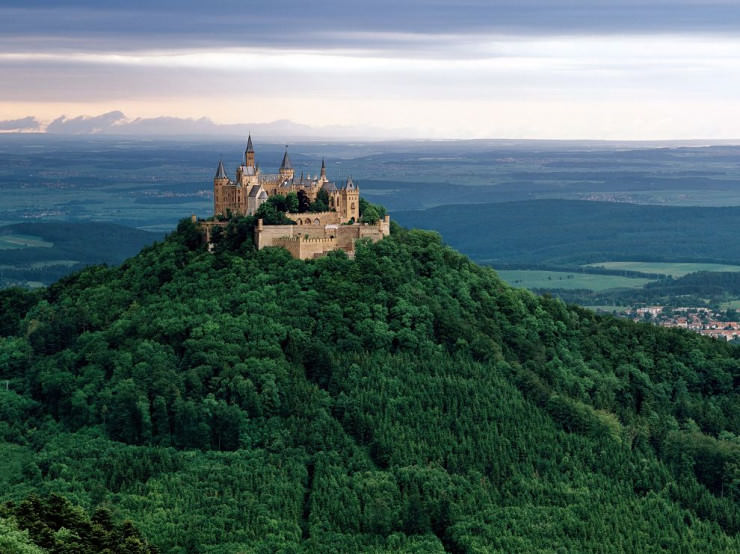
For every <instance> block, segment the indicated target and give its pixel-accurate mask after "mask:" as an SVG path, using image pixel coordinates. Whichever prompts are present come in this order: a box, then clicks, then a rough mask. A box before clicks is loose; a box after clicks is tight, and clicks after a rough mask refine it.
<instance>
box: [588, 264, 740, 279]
mask: <svg viewBox="0 0 740 554" xmlns="http://www.w3.org/2000/svg"><path fill="white" fill-rule="evenodd" d="M585 267H603V268H606V269H624V270H627V271H639V272H642V273H660V274H662V275H671V276H672V277H674V278H675V277H683V276H684V275H688V274H689V273H695V272H697V271H740V265H729V264H703V263H688V262H687V263H682V262H599V263H595V264H588V265H587V266H585Z"/></svg>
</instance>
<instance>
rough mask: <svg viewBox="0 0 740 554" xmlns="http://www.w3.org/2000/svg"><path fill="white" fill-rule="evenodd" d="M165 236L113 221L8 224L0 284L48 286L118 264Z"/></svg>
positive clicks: (1, 235)
mask: <svg viewBox="0 0 740 554" xmlns="http://www.w3.org/2000/svg"><path fill="white" fill-rule="evenodd" d="M26 237H30V238H29V239H28V240H26ZM14 238H15V240H13V239H14ZM36 238H38V239H41V241H37V240H34V239H36ZM161 238H162V234H161V233H151V232H148V231H141V230H139V229H134V228H132V227H126V226H123V225H116V224H113V223H100V222H86V223H68V222H48V223H47V222H45V223H17V224H13V225H6V226H3V227H0V286H8V285H12V284H24V283H27V282H36V283H43V284H46V285H48V284H51V283H53V282H54V281H56V280H57V279H59V278H60V277H62V276H64V275H67V274H68V273H70V272H72V271H76V270H79V269H81V268H82V267H85V266H87V265H91V264H109V265H115V264H119V263H121V262H122V261H123V260H125V259H126V258H129V257H131V256H133V255H135V254H136V253H138V252H139V250H141V248H142V247H144V246H147V245H149V244H151V243H153V242H154V241H155V240H157V239H161Z"/></svg>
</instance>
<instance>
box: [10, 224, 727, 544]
mask: <svg viewBox="0 0 740 554" xmlns="http://www.w3.org/2000/svg"><path fill="white" fill-rule="evenodd" d="M251 223H252V222H251V221H250V220H242V221H241V222H239V223H236V224H234V225H232V227H231V228H230V229H228V230H227V232H226V233H224V234H223V235H222V236H221V238H220V243H219V244H218V245H217V247H216V251H215V252H214V253H212V254H211V253H207V252H205V251H204V250H203V249H202V248H201V247H200V246H199V244H200V243H199V236H198V234H197V231H196V230H195V229H194V228H193V226H192V224H190V223H189V222H183V223H181V224H180V226H179V227H178V231H177V232H176V233H174V234H173V235H172V236H170V237H169V238H168V239H167V240H166V241H165V242H163V243H160V244H156V245H154V246H152V247H149V248H147V249H145V250H143V251H142V252H141V253H140V254H139V255H137V256H136V257H134V258H131V259H130V260H128V261H127V262H125V263H124V264H123V265H122V266H121V267H118V268H102V267H94V268H88V269H85V270H83V271H82V272H80V273H78V274H76V275H74V276H72V277H69V278H66V279H64V280H62V281H61V282H59V283H57V284H55V285H54V286H52V287H50V288H49V289H48V290H47V291H45V292H44V293H43V294H44V295H43V297H42V298H40V299H39V298H37V297H35V296H34V295H30V294H29V293H25V292H23V291H18V290H9V291H3V292H2V293H0V305H2V306H8V307H10V308H11V309H8V310H7V314H8V315H7V316H6V319H8V321H7V322H6V323H5V324H4V327H3V329H5V334H6V335H7V336H5V337H4V338H2V339H0V379H2V380H4V381H5V383H6V384H7V387H1V388H0V437H1V438H2V440H3V442H2V443H1V445H0V500H18V499H22V498H25V497H26V496H27V495H28V494H29V493H42V494H43V493H48V492H54V493H56V494H59V495H62V496H64V497H66V498H67V499H69V500H70V501H71V502H73V503H74V504H79V505H81V506H83V507H84V508H86V509H87V510H90V511H91V512H92V511H93V510H95V509H96V508H99V507H104V508H109V509H110V510H111V511H112V514H113V517H115V518H116V519H117V520H121V519H126V518H128V519H130V520H132V522H133V524H134V525H135V526H136V527H137V528H138V529H139V530H140V531H141V533H142V535H143V537H145V538H146V540H148V541H149V542H150V543H151V544H154V545H156V546H158V547H159V548H160V549H161V550H162V551H163V552H214V553H215V552H218V553H222V552H242V551H253V550H259V551H285V552H296V551H312V552H353V551H372V552H443V551H448V552H482V551H486V552H507V553H509V552H574V551H599V552H655V551H665V552H679V551H686V552H690V551H691V552H736V551H738V549H740V539H738V531H739V530H740V515H739V514H738V510H737V507H738V500H740V441H739V439H738V435H740V402H739V401H738V400H740V399H739V398H738V393H737V390H738V389H737V387H738V380H739V379H740V351H738V350H737V349H736V348H734V347H731V346H729V345H726V344H722V343H718V342H715V341H712V340H709V339H705V338H702V337H699V336H697V335H693V334H690V333H687V332H681V331H678V330H666V329H661V328H655V327H651V326H647V325H638V324H633V323H631V322H628V321H622V320H617V319H614V318H605V317H598V316H596V315H594V314H593V313H591V312H588V311H585V310H583V309H580V308H576V307H571V306H566V305H565V304H563V303H562V302H560V301H557V300H554V299H552V298H548V297H542V298H540V297H536V296H534V295H532V294H530V293H528V292H526V291H521V290H514V289H511V288H509V287H508V286H506V285H504V284H503V283H502V282H501V281H500V280H499V279H498V278H497V277H496V274H495V273H494V272H493V271H492V270H490V269H486V268H482V267H479V266H476V265H475V264H473V263H471V262H470V261H469V260H468V259H467V258H465V257H464V256H462V255H460V254H458V253H456V252H455V251H453V250H451V249H450V248H447V247H445V246H443V245H442V244H441V240H440V237H439V236H438V235H436V234H435V233H430V232H423V231H405V230H402V229H400V228H398V227H395V228H394V229H393V233H392V235H391V237H389V238H387V239H385V240H383V241H380V242H379V243H377V244H369V243H360V244H359V245H358V248H357V255H356V259H355V260H349V259H347V258H346V256H345V255H344V254H342V253H335V254H332V255H330V256H328V257H326V258H323V259H319V260H315V261H309V262H302V261H297V260H294V259H292V258H290V257H289V255H288V254H287V253H286V252H285V251H283V250H281V249H266V250H263V251H260V252H255V251H254V250H253V248H252V246H251V244H252V243H251V241H250V234H251ZM6 389H7V390H6Z"/></svg>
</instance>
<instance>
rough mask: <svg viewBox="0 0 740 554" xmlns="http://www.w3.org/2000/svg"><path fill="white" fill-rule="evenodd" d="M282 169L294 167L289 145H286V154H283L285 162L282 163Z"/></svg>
mask: <svg viewBox="0 0 740 554" xmlns="http://www.w3.org/2000/svg"><path fill="white" fill-rule="evenodd" d="M280 169H293V166H292V165H291V163H290V158H289V157H288V145H287V144H286V145H285V154H284V155H283V163H282V164H280Z"/></svg>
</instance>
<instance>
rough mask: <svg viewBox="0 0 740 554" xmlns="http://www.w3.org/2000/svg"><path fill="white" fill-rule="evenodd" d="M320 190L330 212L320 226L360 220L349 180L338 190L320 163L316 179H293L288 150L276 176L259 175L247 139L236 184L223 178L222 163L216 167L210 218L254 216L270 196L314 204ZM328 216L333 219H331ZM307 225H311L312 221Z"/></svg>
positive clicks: (355, 193)
mask: <svg viewBox="0 0 740 554" xmlns="http://www.w3.org/2000/svg"><path fill="white" fill-rule="evenodd" d="M320 190H324V191H326V192H327V195H328V197H329V210H330V211H329V212H326V213H325V214H324V217H323V218H319V219H320V220H321V222H322V223H324V224H328V223H338V224H339V223H347V222H349V221H359V220H360V190H359V189H358V188H357V187H356V186H355V185H354V183H353V182H352V179H351V178H349V179H347V181H346V182H345V183H344V184H343V185H340V186H337V185H336V184H335V183H332V182H330V181H329V179H327V177H326V164H325V163H324V161H323V160H322V162H321V172H320V173H319V174H318V175H316V176H315V177H311V175H308V176H306V177H304V175H303V173H301V176H300V177H299V178H297V179H296V177H295V170H294V169H293V165H292V164H291V163H290V158H289V157H288V150H287V147H286V150H285V154H284V155H283V161H282V163H281V164H280V169H279V170H278V173H262V171H261V170H260V167H259V164H257V163H256V162H255V158H254V146H253V145H252V136H251V135H250V136H249V138H248V139H247V149H246V151H245V152H244V163H242V164H241V165H239V167H237V168H236V180H235V181H232V180H231V179H229V177H228V176H227V175H226V170H225V169H224V164H223V161H220V162H219V163H218V169H217V170H216V176H215V177H214V178H213V214H214V215H217V216H218V215H224V216H225V215H228V214H229V213H231V214H233V215H254V214H255V213H256V212H257V210H258V209H259V207H260V206H261V205H262V204H264V203H265V202H267V199H268V198H269V197H270V196H274V195H276V194H283V195H285V194H290V193H291V192H294V193H296V194H298V195H299V196H300V195H305V196H306V198H307V200H308V201H309V202H314V201H315V200H316V197H317V195H318V193H319V191H320ZM330 213H332V214H334V215H333V216H331V217H330V216H329V214H330ZM306 215H313V214H306ZM297 219H301V222H300V223H299V222H298V221H297V220H296V223H298V224H299V225H301V224H303V221H302V218H301V217H297ZM313 219H316V218H315V217H313ZM330 220H331V221H330ZM310 223H311V224H313V221H311V222H310Z"/></svg>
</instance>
